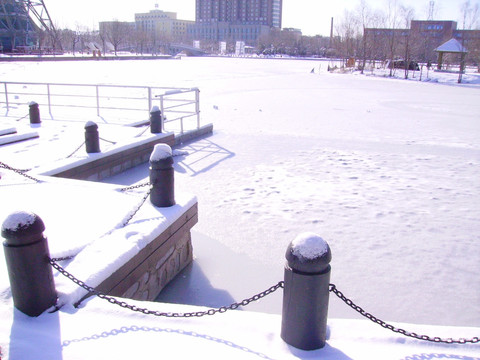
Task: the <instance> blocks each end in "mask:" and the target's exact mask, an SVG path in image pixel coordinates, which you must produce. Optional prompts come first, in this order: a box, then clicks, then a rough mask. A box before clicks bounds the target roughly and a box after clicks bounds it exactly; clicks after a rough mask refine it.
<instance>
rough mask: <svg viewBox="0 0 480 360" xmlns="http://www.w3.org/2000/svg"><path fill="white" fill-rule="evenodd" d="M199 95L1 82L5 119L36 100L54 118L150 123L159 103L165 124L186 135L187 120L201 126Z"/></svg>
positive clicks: (174, 90)
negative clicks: (143, 121) (94, 118)
mask: <svg viewBox="0 0 480 360" xmlns="http://www.w3.org/2000/svg"><path fill="white" fill-rule="evenodd" d="M199 94H200V90H199V89H198V88H173V87H154V86H132V85H107V84H105V85H104V84H67V83H36V82H0V109H4V110H5V116H18V113H19V112H20V111H22V110H23V109H26V108H27V105H28V104H29V103H30V102H32V101H33V102H36V103H37V104H38V105H39V107H40V109H48V114H49V115H50V118H51V119H58V118H62V119H74V118H78V117H79V116H80V117H83V120H85V118H86V117H91V116H96V117H99V118H101V119H102V121H103V122H105V123H110V124H123V125H127V124H128V123H132V122H139V121H142V120H147V119H148V118H149V113H150V110H151V109H152V106H153V105H156V104H158V106H159V108H160V110H161V111H162V114H163V116H164V118H166V120H165V123H172V122H175V121H176V122H177V124H178V125H174V124H170V126H173V128H174V129H173V130H172V131H178V132H181V133H183V131H184V130H185V122H186V120H187V119H190V118H193V119H194V121H193V122H192V124H190V123H189V125H190V126H189V127H190V128H191V127H195V128H198V127H200V96H199ZM43 111H44V110H42V112H43ZM15 113H16V114H15Z"/></svg>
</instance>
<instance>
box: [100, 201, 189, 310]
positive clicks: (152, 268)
mask: <svg viewBox="0 0 480 360" xmlns="http://www.w3.org/2000/svg"><path fill="white" fill-rule="evenodd" d="M197 221H198V205H197V203H195V204H194V205H192V206H191V207H190V208H189V209H187V210H186V211H185V212H184V213H183V215H182V216H180V217H179V218H178V219H177V220H176V221H175V222H173V224H172V225H170V226H169V227H168V228H167V229H166V230H165V231H164V232H162V233H161V234H160V235H159V236H158V237H156V238H155V240H153V241H152V242H151V243H149V244H148V245H147V246H146V247H145V248H144V249H142V250H141V251H140V252H139V253H138V254H137V255H136V256H134V257H133V258H132V259H130V261H128V262H126V263H125V264H124V265H122V267H120V268H119V269H118V270H117V271H115V272H114V273H113V274H112V275H110V276H109V277H108V278H107V279H105V280H104V281H103V282H102V283H101V284H100V285H98V286H96V287H95V288H96V289H97V290H98V291H100V292H103V293H106V294H109V295H113V296H120V297H124V298H129V299H134V300H147V301H153V300H155V298H156V297H157V296H158V294H159V293H160V291H161V290H162V289H163V288H164V287H165V286H166V285H167V284H168V283H169V282H170V281H171V280H172V279H173V278H174V277H175V276H176V275H178V273H179V272H180V271H182V270H183V269H184V268H185V267H186V266H187V265H188V264H190V263H191V262H192V260H193V248H192V241H191V235H190V230H191V229H192V227H193V226H194V225H195V224H196V223H197Z"/></svg>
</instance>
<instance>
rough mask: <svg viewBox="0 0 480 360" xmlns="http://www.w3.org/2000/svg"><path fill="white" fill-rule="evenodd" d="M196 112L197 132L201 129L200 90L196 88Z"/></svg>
mask: <svg viewBox="0 0 480 360" xmlns="http://www.w3.org/2000/svg"><path fill="white" fill-rule="evenodd" d="M195 112H196V114H197V130H198V129H200V89H199V88H195Z"/></svg>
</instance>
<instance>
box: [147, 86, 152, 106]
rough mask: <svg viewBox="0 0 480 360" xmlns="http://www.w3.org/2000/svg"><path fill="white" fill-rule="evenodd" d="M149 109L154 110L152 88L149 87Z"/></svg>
mask: <svg viewBox="0 0 480 360" xmlns="http://www.w3.org/2000/svg"><path fill="white" fill-rule="evenodd" d="M147 89H148V109H149V111H150V109H151V108H152V88H151V87H150V86H149V87H148V88H147Z"/></svg>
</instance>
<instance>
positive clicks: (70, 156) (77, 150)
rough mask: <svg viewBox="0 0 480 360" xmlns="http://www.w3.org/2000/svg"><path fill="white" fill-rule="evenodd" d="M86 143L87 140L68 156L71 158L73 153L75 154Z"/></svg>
mask: <svg viewBox="0 0 480 360" xmlns="http://www.w3.org/2000/svg"><path fill="white" fill-rule="evenodd" d="M83 145H85V141H84V142H83V143H82V144H81V145H80V146H79V147H77V148H76V149H75V150H74V151H73V152H72V153H71V154H70V155H68V156H67V157H66V158H67V159H68V158H71V157H72V156H73V155H75V153H76V152H77V151H78V150H80V149H81V148H82V146H83Z"/></svg>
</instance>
